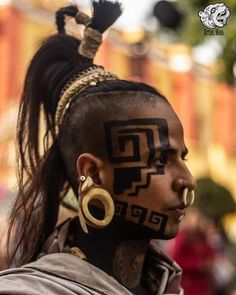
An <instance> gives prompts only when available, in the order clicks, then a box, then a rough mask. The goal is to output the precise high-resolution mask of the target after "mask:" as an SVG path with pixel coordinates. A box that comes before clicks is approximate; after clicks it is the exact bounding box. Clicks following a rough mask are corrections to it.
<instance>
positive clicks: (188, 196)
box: [183, 187, 195, 206]
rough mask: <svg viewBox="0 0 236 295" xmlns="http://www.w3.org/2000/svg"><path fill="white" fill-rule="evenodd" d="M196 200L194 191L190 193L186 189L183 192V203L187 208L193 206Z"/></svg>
mask: <svg viewBox="0 0 236 295" xmlns="http://www.w3.org/2000/svg"><path fill="white" fill-rule="evenodd" d="M194 199H195V194H194V190H192V191H189V190H188V188H187V187H186V188H185V189H184V190H183V202H184V205H185V206H190V205H193V203H194Z"/></svg>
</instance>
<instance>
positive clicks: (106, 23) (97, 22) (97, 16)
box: [90, 0, 122, 33]
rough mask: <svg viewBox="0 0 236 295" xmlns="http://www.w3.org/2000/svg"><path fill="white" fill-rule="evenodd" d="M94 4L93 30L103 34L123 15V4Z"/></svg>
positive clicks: (97, 2) (94, 2)
mask: <svg viewBox="0 0 236 295" xmlns="http://www.w3.org/2000/svg"><path fill="white" fill-rule="evenodd" d="M92 3H93V17H92V23H91V25H90V27H91V28H93V29H95V30H97V31H99V32H100V33H103V32H105V31H106V29H108V28H109V27H110V26H111V25H112V24H113V23H114V22H115V21H116V20H117V19H118V17H119V16H120V15H121V14H122V7H121V4H120V3H119V2H117V1H113V2H112V1H107V0H98V1H95V0H93V1H92Z"/></svg>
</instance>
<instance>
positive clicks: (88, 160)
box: [76, 153, 102, 184]
mask: <svg viewBox="0 0 236 295" xmlns="http://www.w3.org/2000/svg"><path fill="white" fill-rule="evenodd" d="M101 166H102V161H101V160H100V159H99V158H97V157H95V156H94V155H92V154H89V153H84V154H81V155H80V156H79V157H78V159H77V162H76V168H77V173H78V176H79V177H80V176H81V175H84V176H85V177H88V176H90V177H91V178H92V179H93V181H94V182H95V183H96V184H101V179H100V176H99V170H100V168H101Z"/></svg>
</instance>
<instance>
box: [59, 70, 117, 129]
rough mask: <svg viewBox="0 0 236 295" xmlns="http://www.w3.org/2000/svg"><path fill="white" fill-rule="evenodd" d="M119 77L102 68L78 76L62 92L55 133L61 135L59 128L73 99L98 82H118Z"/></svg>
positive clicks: (86, 71)
mask: <svg viewBox="0 0 236 295" xmlns="http://www.w3.org/2000/svg"><path fill="white" fill-rule="evenodd" d="M117 79H118V77H117V76H116V75H115V74H113V73H111V72H108V71H105V70H104V69H103V68H102V67H99V66H93V67H91V68H89V69H87V70H85V71H83V72H82V73H80V74H79V75H78V76H75V77H74V79H72V80H71V81H70V82H69V83H68V84H67V85H66V86H65V87H64V89H63V90H62V95H61V99H60V101H59V103H58V106H57V110H56V114H55V131H56V134H58V133H59V127H60V125H61V123H62V121H63V118H64V116H65V113H66V111H67V110H68V109H69V107H70V104H71V101H72V99H73V97H74V96H75V95H77V94H79V93H81V92H82V91H84V90H85V89H86V88H88V87H90V86H96V85H97V83H98V82H102V81H107V80H117Z"/></svg>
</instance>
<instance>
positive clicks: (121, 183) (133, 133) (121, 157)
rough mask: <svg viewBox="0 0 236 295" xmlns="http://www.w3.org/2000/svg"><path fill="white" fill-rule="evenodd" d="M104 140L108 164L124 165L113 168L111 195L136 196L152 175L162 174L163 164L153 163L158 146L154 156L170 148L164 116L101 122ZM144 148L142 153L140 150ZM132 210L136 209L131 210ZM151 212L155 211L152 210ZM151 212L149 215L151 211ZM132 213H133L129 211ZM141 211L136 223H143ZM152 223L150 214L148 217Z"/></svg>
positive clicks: (161, 156)
mask: <svg viewBox="0 0 236 295" xmlns="http://www.w3.org/2000/svg"><path fill="white" fill-rule="evenodd" d="M104 129H105V140H106V149H107V153H108V157H109V160H110V162H111V163H114V164H124V163H127V166H126V167H124V165H122V167H116V168H114V183H113V191H114V193H115V194H117V195H118V194H123V193H124V192H125V194H126V195H128V196H137V195H138V193H139V190H140V188H146V187H148V186H149V184H150V179H151V176H152V175H161V174H164V167H165V164H164V162H163V163H161V162H160V163H159V164H158V165H157V166H155V167H154V166H153V165H152V163H153V160H154V159H155V157H156V153H157V152H156V148H157V146H158V150H159V155H158V158H159V159H162V158H164V157H165V151H166V150H168V149H169V148H170V142H169V136H168V125H167V121H166V120H165V119H160V118H142V119H131V120H125V121H124V120H116V121H109V122H105V123H104ZM143 150H145V151H146V153H145V154H144V153H142V152H141V151H143ZM133 212H136V211H133ZM154 213H155V212H154ZM154 213H153V214H154ZM133 214H135V213H133ZM144 215H145V213H143V215H142V218H141V219H140V223H141V222H143V219H145V220H146V216H145V218H144ZM153 216H154V215H153ZM149 219H150V220H151V221H149V222H152V220H154V218H153V217H151V216H150V218H149Z"/></svg>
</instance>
